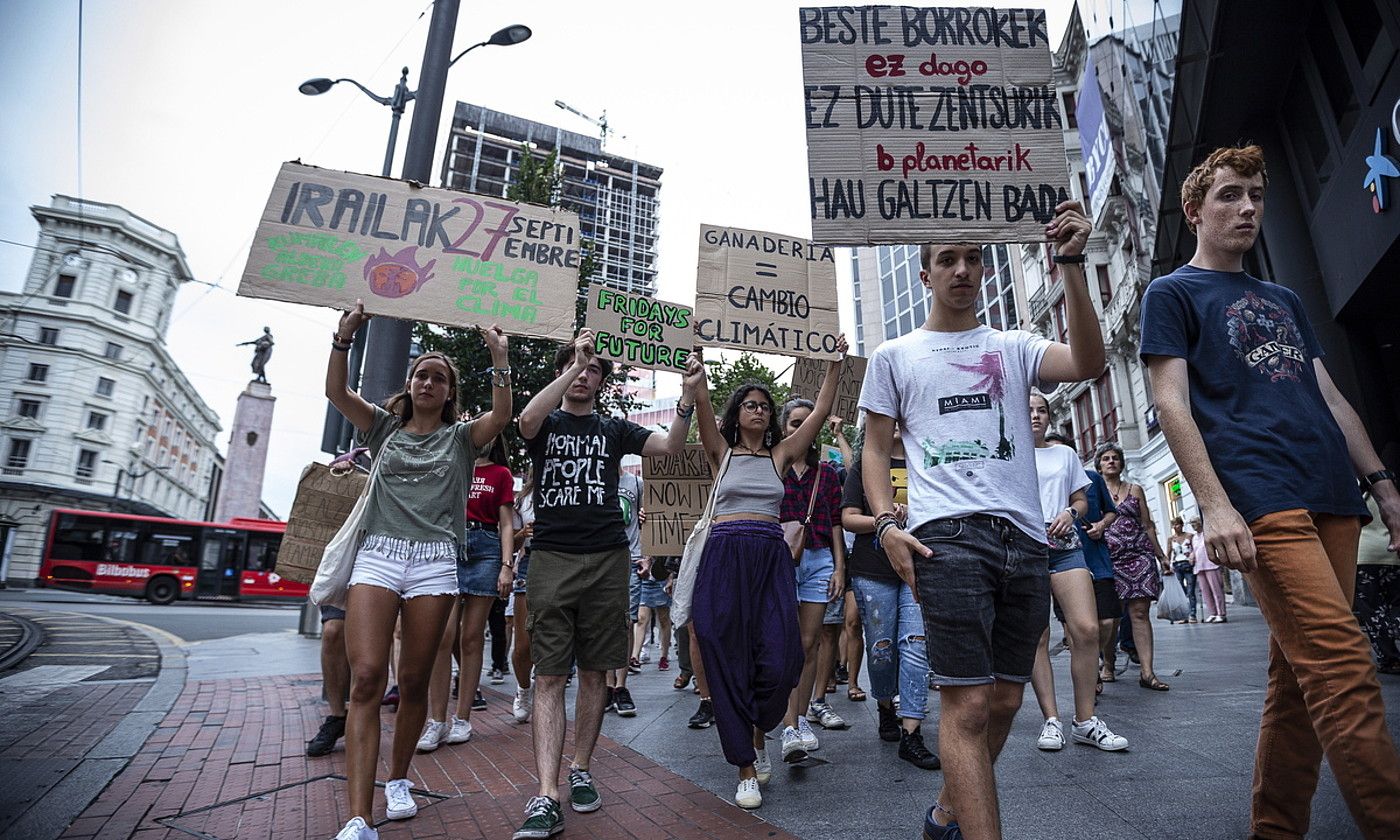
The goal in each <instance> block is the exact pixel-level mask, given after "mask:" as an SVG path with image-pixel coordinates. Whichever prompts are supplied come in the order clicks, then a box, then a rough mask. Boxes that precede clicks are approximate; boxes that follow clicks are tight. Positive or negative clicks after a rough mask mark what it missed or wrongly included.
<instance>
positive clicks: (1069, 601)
mask: <svg viewBox="0 0 1400 840" xmlns="http://www.w3.org/2000/svg"><path fill="white" fill-rule="evenodd" d="M1028 402H1029V407H1030V423H1031V434H1032V435H1033V440H1034V442H1035V466H1036V474H1037V475H1038V476H1039V478H1040V482H1039V489H1040V515H1041V517H1042V518H1043V519H1044V521H1045V534H1046V537H1047V539H1048V540H1049V543H1050V594H1051V596H1052V598H1053V599H1054V603H1055V604H1056V605H1057V606H1058V608H1059V610H1060V614H1061V615H1062V616H1063V621H1064V625H1065V635H1066V637H1067V639H1068V642H1069V656H1070V660H1069V670H1070V682H1071V684H1072V685H1073V687H1074V719H1073V721H1072V724H1073V725H1072V726H1071V728H1070V735H1071V737H1072V738H1073V739H1074V741H1075V743H1079V744H1088V745H1089V746H1092V747H1097V748H1099V749H1101V750H1107V751H1110V752H1111V751H1116V750H1125V749H1127V748H1128V739H1127V738H1124V737H1123V736H1122V735H1117V734H1115V733H1114V732H1113V730H1112V729H1110V728H1109V727H1108V724H1107V723H1105V722H1104V720H1103V719H1102V718H1100V717H1099V716H1098V715H1096V714H1095V713H1094V697H1095V694H1096V692H1095V686H1096V683H1097V672H1098V669H1099V622H1098V608H1097V606H1096V604H1095V602H1094V578H1093V576H1092V575H1091V574H1089V564H1088V562H1087V561H1086V560H1085V559H1084V551H1083V549H1082V548H1081V543H1080V541H1079V533H1078V531H1076V530H1075V528H1074V524H1075V523H1076V522H1078V521H1079V520H1081V519H1083V518H1084V517H1085V516H1086V515H1087V514H1088V512H1089V502H1088V499H1087V497H1086V495H1087V490H1088V488H1089V483H1090V482H1089V476H1088V474H1086V473H1085V472H1084V467H1083V466H1082V465H1080V463H1079V456H1078V455H1076V454H1075V453H1074V450H1073V449H1070V448H1069V447H1068V446H1061V445H1060V444H1058V443H1051V442H1050V441H1048V440H1046V439H1045V432H1046V430H1047V429H1048V428H1049V427H1050V423H1051V417H1050V402H1049V400H1047V399H1045V395H1044V394H1040V393H1037V392H1032V393H1031V394H1030V397H1029V401H1028ZM1031 688H1032V689H1033V690H1034V691H1035V697H1036V700H1037V701H1039V703H1040V711H1041V714H1042V715H1044V717H1045V723H1044V724H1042V725H1041V727H1040V735H1039V736H1038V737H1037V738H1036V746H1037V747H1039V748H1040V749H1042V750H1050V751H1054V750H1060V749H1063V748H1064V745H1065V733H1064V725H1063V724H1062V723H1060V716H1059V703H1058V702H1057V701H1056V699H1055V672H1054V670H1053V669H1052V668H1051V667H1050V628H1049V626H1048V625H1047V626H1046V628H1045V631H1044V632H1043V633H1041V636H1040V641H1039V643H1038V644H1037V645H1036V650H1035V668H1034V670H1033V671H1032V672H1031Z"/></svg>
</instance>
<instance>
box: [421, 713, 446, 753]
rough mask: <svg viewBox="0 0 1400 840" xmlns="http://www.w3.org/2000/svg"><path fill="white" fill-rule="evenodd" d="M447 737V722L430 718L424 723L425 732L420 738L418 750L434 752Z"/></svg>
mask: <svg viewBox="0 0 1400 840" xmlns="http://www.w3.org/2000/svg"><path fill="white" fill-rule="evenodd" d="M446 737H447V724H445V723H443V722H442V721H440V720H433V719H432V718H429V719H428V722H427V723H425V724H423V734H422V735H421V736H419V738H418V751H419V752H432V751H433V750H435V749H437V748H438V747H439V746H440V745H441V744H442V741H443V739H444V738H446Z"/></svg>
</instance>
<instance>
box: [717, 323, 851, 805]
mask: <svg viewBox="0 0 1400 840" xmlns="http://www.w3.org/2000/svg"><path fill="white" fill-rule="evenodd" d="M837 350H838V352H839V353H840V354H841V355H843V356H844V355H845V353H846V337H845V336H841V337H840V339H839V340H838V342H837ZM840 369H841V362H840V359H839V358H838V359H836V360H835V361H832V362H831V365H830V367H829V368H828V369H827V373H826V379H825V380H824V381H823V382H822V387H821V391H820V393H818V395H817V401H816V409H815V410H814V411H812V413H811V414H810V415H809V416H808V417H807V419H806V421H805V422H803V423H802V425H801V426H800V427H799V428H798V429H797V430H795V431H794V432H793V433H792V434H790V435H788V436H787V437H786V438H784V437H783V434H782V431H781V429H780V428H779V425H778V417H777V412H776V411H775V408H776V406H774V404H773V395H772V394H771V393H769V391H768V389H767V388H765V387H763V386H762V385H758V384H755V383H749V384H746V385H741V386H740V387H739V388H738V389H737V390H735V392H734V393H733V394H732V395H730V397H729V401H728V402H727V403H726V404H725V407H724V413H723V417H722V418H721V420H720V422H719V424H718V427H716V423H715V416H714V408H713V407H712V406H711V404H710V396H709V386H708V383H707V382H706V380H705V379H704V377H701V380H700V390H699V392H698V393H697V394H696V401H695V402H696V410H697V411H698V412H699V415H700V417H699V420H698V422H697V423H696V426H697V427H698V428H699V430H700V441H701V443H702V444H704V447H705V454H706V455H707V456H708V457H709V460H710V468H711V471H712V472H713V473H714V475H715V476H716V479H715V490H714V494H715V501H714V514H713V516H714V525H713V526H712V527H711V529H710V535H709V538H708V539H707V540H706V541H705V550H704V553H703V555H702V556H701V559H700V568H699V571H698V573H697V575H696V580H695V591H694V596H693V600H692V607H691V617H690V622H691V623H690V626H691V632H692V634H694V636H695V638H696V639H697V641H698V643H699V648H700V658H701V660H702V662H703V663H704V668H705V676H706V678H707V682H708V683H709V685H708V687H709V689H710V697H711V701H712V704H713V708H714V715H715V725H716V728H717V729H718V730H719V740H720V746H721V748H722V749H723V750H724V757H725V760H726V761H728V762H729V763H730V764H733V765H734V766H735V767H738V768H739V788H738V791H737V792H736V794H735V797H734V802H735V804H737V805H738V806H740V807H741V808H757V807H759V805H761V804H762V803H763V797H762V795H761V794H760V793H759V789H758V785H759V783H760V782H766V781H768V778H769V777H770V776H771V775H772V772H773V771H772V764H771V762H770V761H769V758H768V751H767V748H766V745H765V743H764V741H765V733H767V732H768V730H770V729H773V728H774V727H776V726H777V725H778V723H779V722H780V721H782V719H783V715H784V713H785V712H786V711H787V705H788V695H789V693H790V692H791V691H792V689H793V688H794V687H795V686H796V685H797V681H798V678H799V677H800V676H801V673H802V664H803V655H802V637H801V632H800V630H799V629H798V624H797V578H796V574H795V569H794V566H793V559H792V552H791V551H790V550H789V549H788V545H787V542H786V540H784V539H783V530H782V528H781V527H779V525H778V517H779V514H780V513H781V508H782V503H783V494H784V487H783V475H784V474H786V473H787V471H788V468H789V467H791V466H792V465H793V464H795V463H797V462H799V461H802V460H803V459H804V458H805V457H806V455H807V450H808V448H809V447H811V445H812V443H813V442H814V441H815V440H816V439H817V433H818V432H819V431H821V426H822V423H823V422H825V420H826V416H827V415H828V414H830V413H831V406H832V403H833V402H834V401H835V399H836V386H837V383H838V380H839V379H840Z"/></svg>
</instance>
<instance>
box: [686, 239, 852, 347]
mask: <svg viewBox="0 0 1400 840" xmlns="http://www.w3.org/2000/svg"><path fill="white" fill-rule="evenodd" d="M695 324H696V329H695V332H696V335H697V336H698V337H699V342H698V343H699V344H701V345H702V346H705V347H727V348H730V349H743V350H753V351H756V352H759V353H777V354H780V355H785V356H799V357H802V356H811V357H813V358H818V359H834V358H836V357H837V352H836V340H837V337H838V336H839V335H840V334H841V321H840V318H839V316H838V315H837V312H836V257H835V255H834V252H833V250H832V249H831V248H830V247H828V246H825V245H816V244H813V243H812V242H811V241H809V240H806V239H798V238H797V237H793V236H784V235H783V234H781V233H765V232H763V231H756V230H743V229H741V228H724V227H715V226H714V225H701V226H700V263H699V270H698V273H697V275H696V280H695Z"/></svg>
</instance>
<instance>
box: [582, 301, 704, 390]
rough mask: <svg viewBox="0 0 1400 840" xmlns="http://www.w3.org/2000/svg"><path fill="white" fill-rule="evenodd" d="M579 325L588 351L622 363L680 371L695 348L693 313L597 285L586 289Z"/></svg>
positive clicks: (670, 304)
mask: <svg viewBox="0 0 1400 840" xmlns="http://www.w3.org/2000/svg"><path fill="white" fill-rule="evenodd" d="M583 323H584V326H586V327H588V328H589V329H591V330H593V352H595V353H597V354H598V355H599V356H601V357H603V358H604V359H612V360H613V361H615V362H621V363H622V364H624V365H632V366H634V367H642V368H651V369H652V370H669V371H673V372H676V373H685V365H686V362H687V361H689V359H690V352H691V349H692V348H694V347H695V310H694V309H692V308H691V307H689V306H682V305H681V304H679V303H667V302H666V301H664V300H657V299H656V298H654V297H650V296H648V295H633V294H628V293H627V292H620V291H618V290H617V289H610V288H608V287H607V286H603V285H601V284H598V283H593V284H591V285H589V287H588V308H587V309H585V310H584V316H583Z"/></svg>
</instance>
